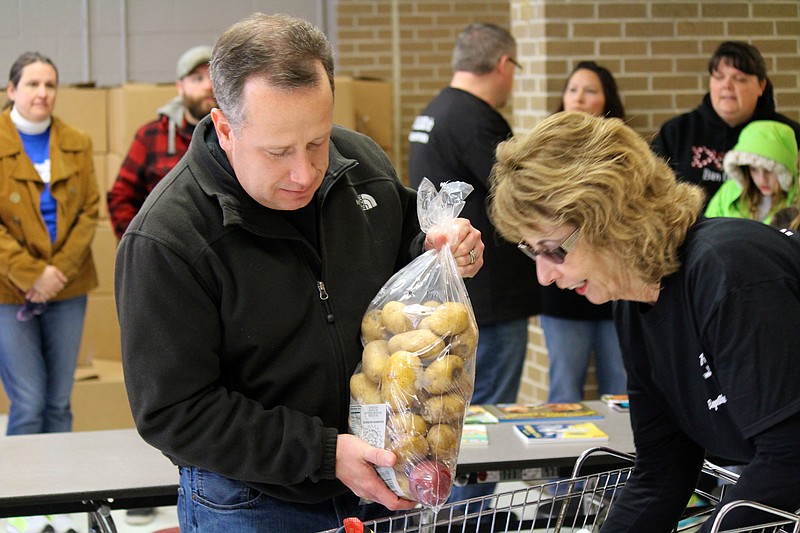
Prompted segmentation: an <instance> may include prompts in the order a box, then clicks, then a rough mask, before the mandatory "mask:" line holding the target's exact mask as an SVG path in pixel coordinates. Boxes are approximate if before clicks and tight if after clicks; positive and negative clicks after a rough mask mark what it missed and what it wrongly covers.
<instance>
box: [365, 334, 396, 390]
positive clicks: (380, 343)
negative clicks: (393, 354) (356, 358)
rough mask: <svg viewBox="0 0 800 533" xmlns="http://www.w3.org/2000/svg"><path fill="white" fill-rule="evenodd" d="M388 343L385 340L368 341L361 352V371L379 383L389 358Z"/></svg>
mask: <svg viewBox="0 0 800 533" xmlns="http://www.w3.org/2000/svg"><path fill="white" fill-rule="evenodd" d="M387 346H388V343H387V342H386V341H385V340H382V339H380V340H375V341H372V342H368V343H367V345H366V346H364V351H363V352H362V354H361V371H362V372H364V374H365V375H366V376H367V377H368V378H369V379H370V381H372V382H373V383H375V384H377V385H379V384H380V382H381V378H382V377H383V371H384V370H385V368H386V363H387V361H388V360H389V349H388V347H387Z"/></svg>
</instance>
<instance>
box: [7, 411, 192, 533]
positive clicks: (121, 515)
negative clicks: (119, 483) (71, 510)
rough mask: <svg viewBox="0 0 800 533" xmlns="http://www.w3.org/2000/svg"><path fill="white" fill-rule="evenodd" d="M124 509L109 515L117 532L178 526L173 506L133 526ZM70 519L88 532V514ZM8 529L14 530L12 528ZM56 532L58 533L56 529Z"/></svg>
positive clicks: (150, 532)
mask: <svg viewBox="0 0 800 533" xmlns="http://www.w3.org/2000/svg"><path fill="white" fill-rule="evenodd" d="M6 419H7V416H6V415H5V414H0V438H3V437H2V435H5V433H6ZM125 513H126V512H125V511H112V512H111V517H112V518H113V519H114V525H115V526H116V527H117V533H155V532H157V531H161V530H163V529H169V528H175V527H178V515H177V513H176V509H175V507H174V506H173V507H159V508H157V509H156V518H155V520H154V521H153V522H150V523H149V524H144V525H139V526H133V525H130V524H126V523H125ZM66 516H67V517H68V518H71V519H72V522H73V524H74V526H73V527H74V528H75V529H76V531H78V533H88V532H89V518H88V515H86V514H83V513H77V514H72V515H66ZM4 522H5V521H3V520H2V519H0V533H6V532H7V530H6V524H5V523H4ZM10 531H12V532H13V531H14V530H13V529H12V530H10ZM56 533H59V531H58V530H56Z"/></svg>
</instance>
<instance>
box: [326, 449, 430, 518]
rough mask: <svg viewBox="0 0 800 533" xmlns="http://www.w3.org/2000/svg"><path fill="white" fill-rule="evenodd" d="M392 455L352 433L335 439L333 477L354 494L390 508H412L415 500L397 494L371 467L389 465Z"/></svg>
mask: <svg viewBox="0 0 800 533" xmlns="http://www.w3.org/2000/svg"><path fill="white" fill-rule="evenodd" d="M396 461H397V458H396V457H395V455H394V454H393V453H392V452H390V451H388V450H382V449H380V448H374V447H372V446H370V445H369V444H367V443H366V442H364V441H363V440H361V439H360V438H358V437H356V436H355V435H347V434H343V435H339V437H338V438H337V439H336V477H337V478H338V479H339V481H341V482H342V483H344V484H345V485H347V487H348V488H349V489H350V490H352V491H353V493H355V495H356V496H359V497H361V498H364V499H366V500H369V501H372V502H376V503H379V504H381V505H383V506H384V507H386V508H387V509H390V510H392V511H404V510H408V509H413V508H414V507H415V506H416V505H417V503H416V502H413V501H411V500H406V499H403V498H400V497H398V496H397V495H396V494H395V493H394V492H392V491H391V490H389V487H387V486H386V483H384V482H383V480H382V479H381V478H380V476H378V473H377V472H376V471H375V468H374V466H373V465H375V466H393V465H394V464H395V462H396Z"/></svg>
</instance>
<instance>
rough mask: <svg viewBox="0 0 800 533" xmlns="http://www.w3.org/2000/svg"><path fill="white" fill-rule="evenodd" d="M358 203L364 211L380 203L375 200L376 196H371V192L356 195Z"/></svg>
mask: <svg viewBox="0 0 800 533" xmlns="http://www.w3.org/2000/svg"><path fill="white" fill-rule="evenodd" d="M356 203H357V204H358V205H359V206H361V209H363V210H364V211H369V210H370V209H372V208H373V207H376V206H377V205H378V202H376V201H375V198H373V197H372V196H370V195H369V194H359V195H358V196H357V197H356Z"/></svg>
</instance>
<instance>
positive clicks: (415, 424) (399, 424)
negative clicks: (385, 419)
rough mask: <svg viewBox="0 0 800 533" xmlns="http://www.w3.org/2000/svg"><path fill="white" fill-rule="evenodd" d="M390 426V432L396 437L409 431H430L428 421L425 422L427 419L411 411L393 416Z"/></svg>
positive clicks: (423, 432)
mask: <svg viewBox="0 0 800 533" xmlns="http://www.w3.org/2000/svg"><path fill="white" fill-rule="evenodd" d="M388 426H389V431H390V433H391V434H392V435H394V436H396V437H399V436H400V435H403V434H407V433H418V434H420V435H424V434H425V433H426V432H427V431H428V423H427V422H425V419H424V418H422V416H420V415H418V414H416V413H412V412H409V411H405V412H403V413H398V414H395V415H393V416H391V417H390V418H389V423H388Z"/></svg>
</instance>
